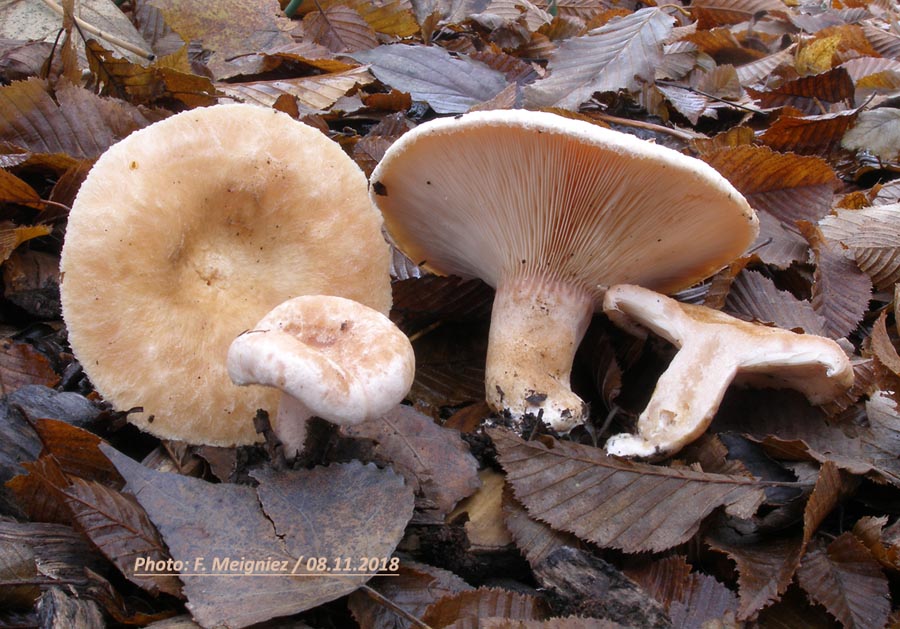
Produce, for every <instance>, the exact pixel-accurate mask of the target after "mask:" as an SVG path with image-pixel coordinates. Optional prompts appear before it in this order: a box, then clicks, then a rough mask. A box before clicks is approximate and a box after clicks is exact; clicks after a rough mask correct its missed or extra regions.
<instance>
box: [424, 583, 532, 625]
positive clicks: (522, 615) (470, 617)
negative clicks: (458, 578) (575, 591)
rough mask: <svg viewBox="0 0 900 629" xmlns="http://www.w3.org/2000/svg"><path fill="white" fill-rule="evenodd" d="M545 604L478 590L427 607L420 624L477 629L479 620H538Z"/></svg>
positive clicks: (526, 597)
mask: <svg viewBox="0 0 900 629" xmlns="http://www.w3.org/2000/svg"><path fill="white" fill-rule="evenodd" d="M546 616H547V608H546V604H545V603H544V602H543V601H542V600H541V599H539V598H537V597H535V596H530V595H528V594H519V593H517V592H510V591H509V590H501V589H493V588H478V589H477V590H467V591H464V592H460V593H458V594H454V595H451V596H445V597H444V598H442V599H440V600H439V601H437V602H436V603H434V604H432V605H431V606H429V607H428V610H427V611H426V612H425V615H424V616H423V617H422V622H424V623H425V624H426V625H428V626H430V627H434V629H438V628H440V627H447V626H450V625H452V626H453V627H454V629H476V628H477V627H478V626H479V619H480V618H505V619H507V620H512V621H518V620H541V619H542V618H546Z"/></svg>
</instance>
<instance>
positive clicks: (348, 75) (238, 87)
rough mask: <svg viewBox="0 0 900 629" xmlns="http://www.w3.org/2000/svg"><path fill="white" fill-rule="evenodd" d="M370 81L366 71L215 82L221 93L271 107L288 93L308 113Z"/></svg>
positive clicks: (329, 103)
mask: <svg viewBox="0 0 900 629" xmlns="http://www.w3.org/2000/svg"><path fill="white" fill-rule="evenodd" d="M371 82H372V77H371V76H370V75H369V73H368V72H367V71H366V69H365V68H361V67H360V68H353V69H352V70H347V71H345V72H335V73H331V74H319V75H317V76H308V77H300V78H296V79H277V80H273V81H248V82H246V83H217V84H216V86H217V88H218V89H219V91H220V92H222V93H223V94H225V95H226V96H229V97H231V98H234V99H236V100H239V101H243V102H247V103H255V104H258V105H264V106H266V107H272V106H274V105H275V103H276V102H277V101H278V98H279V97H281V96H283V95H285V94H287V95H288V96H291V97H293V98H296V99H297V102H298V103H299V104H300V105H301V106H303V107H306V108H308V109H310V110H313V111H319V110H325V109H328V108H329V107H331V106H332V105H334V103H335V102H336V101H337V100H338V99H339V98H340V97H341V96H344V95H346V94H347V93H348V92H350V91H351V90H353V89H355V88H356V87H358V86H360V85H367V84H368V83H371Z"/></svg>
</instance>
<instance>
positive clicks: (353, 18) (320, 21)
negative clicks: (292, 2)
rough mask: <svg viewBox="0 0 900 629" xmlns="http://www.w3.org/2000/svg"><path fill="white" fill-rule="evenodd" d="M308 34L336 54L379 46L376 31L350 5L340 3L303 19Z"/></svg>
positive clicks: (314, 12)
mask: <svg viewBox="0 0 900 629" xmlns="http://www.w3.org/2000/svg"><path fill="white" fill-rule="evenodd" d="M303 27H304V28H305V29H306V35H307V36H308V37H310V38H311V39H312V40H313V41H314V42H316V43H317V44H321V45H323V46H325V47H326V48H328V49H329V50H330V51H332V52H355V51H357V50H368V49H369V48H375V47H376V46H377V45H378V38H377V37H376V35H375V30H374V29H373V28H372V27H371V26H369V24H368V22H366V21H365V20H364V19H363V17H362V16H361V15H360V14H359V13H357V12H356V11H354V10H353V9H351V8H350V7H347V6H342V5H339V4H336V5H334V6H330V7H328V8H327V9H324V10H323V11H322V12H319V11H313V12H312V13H308V14H307V15H306V17H305V18H303Z"/></svg>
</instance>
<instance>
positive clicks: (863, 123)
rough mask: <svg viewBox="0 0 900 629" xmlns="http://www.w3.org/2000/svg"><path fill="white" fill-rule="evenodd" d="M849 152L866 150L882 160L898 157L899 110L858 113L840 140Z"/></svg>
mask: <svg viewBox="0 0 900 629" xmlns="http://www.w3.org/2000/svg"><path fill="white" fill-rule="evenodd" d="M841 146H843V147H844V148H846V149H850V150H857V151H859V150H866V151H869V152H870V153H872V154H873V155H875V156H876V157H880V158H881V159H884V160H893V159H896V158H897V156H898V155H900V148H898V147H900V109H894V108H892V107H879V108H878V109H870V110H866V111H861V112H859V117H858V118H857V119H856V124H854V125H853V126H852V127H851V128H850V129H849V130H848V131H847V133H845V134H844V138H843V139H842V140H841Z"/></svg>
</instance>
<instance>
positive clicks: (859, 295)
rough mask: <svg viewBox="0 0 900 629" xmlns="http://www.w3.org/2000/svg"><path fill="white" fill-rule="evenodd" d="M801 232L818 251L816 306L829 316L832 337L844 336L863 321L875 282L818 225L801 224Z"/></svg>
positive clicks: (815, 252)
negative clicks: (826, 236) (846, 256)
mask: <svg viewBox="0 0 900 629" xmlns="http://www.w3.org/2000/svg"><path fill="white" fill-rule="evenodd" d="M800 231H801V233H802V234H803V236H804V237H805V238H806V240H807V241H808V242H809V244H810V246H811V247H812V250H813V253H814V254H815V261H816V271H815V275H814V276H813V286H812V305H813V308H815V310H816V312H818V313H819V314H820V315H822V316H823V317H824V318H825V329H826V330H827V331H828V336H831V337H832V338H836V339H837V338H842V337H845V336H847V335H848V334H850V333H851V332H852V331H853V330H855V329H856V326H857V325H859V322H860V321H862V318H863V314H865V312H866V310H867V309H868V306H869V298H870V296H871V294H872V281H871V280H870V279H869V278H868V276H866V275H865V274H864V273H863V272H862V271H860V270H859V267H857V266H856V264H855V263H854V262H851V261H850V260H847V259H846V258H845V257H844V255H843V253H842V251H841V249H840V245H838V244H837V243H832V242H830V241H829V240H827V239H826V238H825V237H823V235H822V232H821V231H820V230H819V228H818V227H816V226H814V225H811V224H809V223H805V222H803V223H801V224H800Z"/></svg>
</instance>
